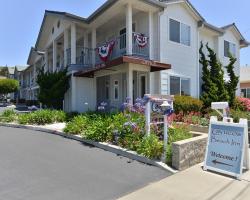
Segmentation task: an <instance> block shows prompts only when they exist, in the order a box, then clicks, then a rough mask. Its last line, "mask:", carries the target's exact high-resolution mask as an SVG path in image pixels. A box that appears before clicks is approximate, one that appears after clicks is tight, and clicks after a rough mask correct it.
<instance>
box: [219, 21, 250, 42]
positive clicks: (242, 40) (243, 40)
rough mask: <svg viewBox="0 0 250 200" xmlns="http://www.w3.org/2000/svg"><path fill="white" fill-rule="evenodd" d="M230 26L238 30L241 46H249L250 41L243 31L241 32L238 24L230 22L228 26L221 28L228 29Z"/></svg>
mask: <svg viewBox="0 0 250 200" xmlns="http://www.w3.org/2000/svg"><path fill="white" fill-rule="evenodd" d="M230 28H233V29H234V30H235V31H236V33H237V34H238V35H239V37H240V45H241V46H243V47H247V46H249V45H250V43H249V42H248V41H247V40H246V39H245V38H244V36H243V35H242V33H241V32H240V30H239V29H238V27H237V26H236V24H235V23H232V24H228V25H226V26H223V27H221V29H223V30H228V29H230Z"/></svg>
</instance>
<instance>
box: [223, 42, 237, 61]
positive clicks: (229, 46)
mask: <svg viewBox="0 0 250 200" xmlns="http://www.w3.org/2000/svg"><path fill="white" fill-rule="evenodd" d="M230 54H232V56H234V57H235V56H236V45H235V44H234V43H231V42H228V41H226V40H224V56H225V57H227V58H228V57H229V55H230Z"/></svg>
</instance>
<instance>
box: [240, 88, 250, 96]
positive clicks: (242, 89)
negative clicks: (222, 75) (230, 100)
mask: <svg viewBox="0 0 250 200" xmlns="http://www.w3.org/2000/svg"><path fill="white" fill-rule="evenodd" d="M242 90H246V97H244V98H250V97H247V94H248V93H247V90H249V91H250V87H249V88H240V92H241V91H242Z"/></svg>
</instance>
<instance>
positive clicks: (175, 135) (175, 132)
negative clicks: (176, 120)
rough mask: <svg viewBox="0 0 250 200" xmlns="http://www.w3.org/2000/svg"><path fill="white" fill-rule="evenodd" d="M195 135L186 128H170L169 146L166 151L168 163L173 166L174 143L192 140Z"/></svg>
mask: <svg viewBox="0 0 250 200" xmlns="http://www.w3.org/2000/svg"><path fill="white" fill-rule="evenodd" d="M192 137H193V135H192V133H190V131H189V130H188V129H187V128H186V127H185V126H181V125H180V126H179V127H177V128H169V132H168V146H167V150H166V163H167V164H172V143H173V142H177V141H181V140H186V139H189V138H192Z"/></svg>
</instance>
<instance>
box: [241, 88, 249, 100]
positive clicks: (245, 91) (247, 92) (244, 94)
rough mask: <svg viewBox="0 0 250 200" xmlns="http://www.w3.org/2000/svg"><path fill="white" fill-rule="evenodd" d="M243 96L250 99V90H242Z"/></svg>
mask: <svg viewBox="0 0 250 200" xmlns="http://www.w3.org/2000/svg"><path fill="white" fill-rule="evenodd" d="M241 96H242V97H244V98H250V88H244V89H241Z"/></svg>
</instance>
